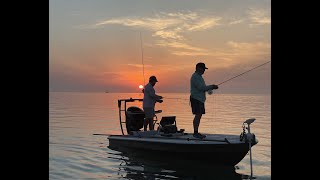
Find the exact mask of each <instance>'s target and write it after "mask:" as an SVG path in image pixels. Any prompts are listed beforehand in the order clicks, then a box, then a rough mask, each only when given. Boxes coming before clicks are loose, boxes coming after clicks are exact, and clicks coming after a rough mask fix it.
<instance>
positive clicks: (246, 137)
mask: <svg viewBox="0 0 320 180" xmlns="http://www.w3.org/2000/svg"><path fill="white" fill-rule="evenodd" d="M255 120H256V119H255V118H251V119H247V120H246V121H245V122H243V124H242V128H243V132H242V133H241V134H240V141H244V142H246V143H249V150H250V169H251V178H250V179H252V152H251V145H252V143H254V144H256V143H257V141H256V136H255V135H254V134H253V133H251V132H250V124H251V123H253V122H254V121H255ZM246 124H247V127H246ZM246 129H247V130H248V133H246Z"/></svg>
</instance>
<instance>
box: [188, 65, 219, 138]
mask: <svg viewBox="0 0 320 180" xmlns="http://www.w3.org/2000/svg"><path fill="white" fill-rule="evenodd" d="M206 69H208V68H207V67H206V65H205V64H204V63H202V62H200V63H198V64H197V65H196V71H195V72H194V73H193V74H192V76H191V79H190V86H191V89H190V102H191V108H192V113H193V114H194V115H195V116H194V119H193V130H194V132H193V137H195V138H200V139H203V138H205V137H206V136H205V135H202V134H200V133H199V132H198V129H199V125H200V119H201V117H202V114H205V107H204V103H205V101H206V91H209V90H213V89H218V86H217V85H214V84H212V85H209V86H207V85H206V83H205V82H204V79H203V77H202V74H203V73H204V71H205V70H206Z"/></svg>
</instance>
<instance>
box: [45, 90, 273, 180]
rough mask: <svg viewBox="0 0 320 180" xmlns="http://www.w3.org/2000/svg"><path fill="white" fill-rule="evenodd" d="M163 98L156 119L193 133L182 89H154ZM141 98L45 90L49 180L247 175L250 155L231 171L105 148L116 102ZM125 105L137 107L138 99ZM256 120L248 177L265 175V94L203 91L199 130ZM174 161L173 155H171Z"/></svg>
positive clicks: (232, 130) (223, 129) (224, 129)
mask: <svg viewBox="0 0 320 180" xmlns="http://www.w3.org/2000/svg"><path fill="white" fill-rule="evenodd" d="M158 94H160V95H162V96H164V102H163V103H161V104H159V103H157V104H156V108H155V109H156V110H159V109H161V110H162V113H160V114H157V116H158V119H160V118H161V117H162V116H172V115H174V116H176V120H177V126H178V129H185V132H190V133H192V132H193V127H192V121H193V115H192V113H191V108H190V106H189V94H188V93H158ZM130 97H132V98H143V95H142V94H141V93H75V92H50V94H49V179H52V180H53V179H123V180H126V179H197V180H198V179H248V178H249V177H250V155H249V153H248V154H247V155H246V156H245V158H244V159H243V160H242V161H241V162H239V163H238V164H237V165H236V166H235V169H234V170H231V171H230V170H226V169H220V168H219V167H213V166H211V165H210V163H201V162H188V161H186V162H183V163H181V164H175V166H168V164H170V162H167V163H163V162H155V161H150V160H148V159H144V158H136V157H130V156H125V155H123V154H121V153H120V152H117V151H113V150H111V149H109V148H108V147H107V146H108V144H109V142H108V139H107V136H103V135H101V136H97V135H93V134H96V133H98V134H121V129H120V124H119V111H118V105H117V100H118V99H124V98H130ZM130 105H134V106H138V107H141V106H142V104H141V103H131V104H130ZM249 118H256V121H255V122H254V123H252V124H251V126H250V127H251V132H252V133H254V134H255V135H256V138H257V139H258V140H259V143H258V144H257V145H255V146H254V147H253V148H252V162H253V177H254V179H271V95H261V94H259V95H256V94H250V95H248V94H213V95H207V101H206V114H205V115H203V116H202V119H201V124H200V127H199V131H200V132H201V133H223V134H237V135H240V133H241V132H242V123H243V122H244V121H245V120H246V119H249ZM155 156H157V154H155ZM172 161H174V159H172Z"/></svg>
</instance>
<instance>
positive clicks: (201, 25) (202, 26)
mask: <svg viewBox="0 0 320 180" xmlns="http://www.w3.org/2000/svg"><path fill="white" fill-rule="evenodd" d="M219 20H221V17H216V18H205V19H201V20H199V21H198V22H195V23H193V24H191V25H188V24H187V25H185V26H187V27H188V26H190V27H188V28H187V30H189V31H202V30H206V29H209V28H211V27H214V26H217V25H220V24H219V23H218V21H219Z"/></svg>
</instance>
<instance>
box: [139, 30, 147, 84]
mask: <svg viewBox="0 0 320 180" xmlns="http://www.w3.org/2000/svg"><path fill="white" fill-rule="evenodd" d="M140 45H141V62H142V76H143V87H144V86H145V85H146V83H145V78H144V62H143V47H142V38H141V32H140Z"/></svg>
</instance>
